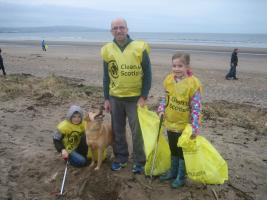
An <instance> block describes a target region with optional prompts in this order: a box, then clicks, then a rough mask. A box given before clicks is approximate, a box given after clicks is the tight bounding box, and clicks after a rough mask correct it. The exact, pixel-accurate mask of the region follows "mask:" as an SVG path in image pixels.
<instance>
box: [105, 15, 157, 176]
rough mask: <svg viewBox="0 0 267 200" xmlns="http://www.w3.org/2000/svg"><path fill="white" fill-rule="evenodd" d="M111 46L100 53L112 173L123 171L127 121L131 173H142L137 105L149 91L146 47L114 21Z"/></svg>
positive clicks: (119, 20)
mask: <svg viewBox="0 0 267 200" xmlns="http://www.w3.org/2000/svg"><path fill="white" fill-rule="evenodd" d="M111 33H112V35H113V36H114V40H113V42H110V43H108V44H106V45H105V46H104V47H103V48H102V49H101V56H102V58H103V60H104V78H103V88H104V97H105V103H104V107H105V110H106V112H111V120H112V131H113V136H114V143H113V152H114V155H115V160H114V162H113V163H112V166H111V169H112V170H114V171H117V170H120V169H121V168H123V167H125V166H126V165H127V162H128V157H129V152H128V145H127V141H126V118H128V121H129V125H130V129H131V133H132V141H133V162H134V164H133V169H132V172H133V173H142V172H143V166H144V164H145V154H144V149H143V138H142V133H141V129H140V124H139V121H138V116H137V105H140V106H144V105H145V101H146V98H147V96H148V93H149V90H150V87H151V79H152V78H151V64H150V59H149V55H148V54H149V52H150V49H149V46H148V44H147V43H145V42H144V41H137V40H132V39H131V38H130V36H129V35H128V27H127V22H126V20H125V19H123V18H117V19H115V20H113V21H112V23H111Z"/></svg>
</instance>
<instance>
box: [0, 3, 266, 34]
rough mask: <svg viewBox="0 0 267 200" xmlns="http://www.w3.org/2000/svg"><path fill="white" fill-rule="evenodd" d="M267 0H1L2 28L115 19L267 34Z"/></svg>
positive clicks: (100, 23) (154, 28)
mask: <svg viewBox="0 0 267 200" xmlns="http://www.w3.org/2000/svg"><path fill="white" fill-rule="evenodd" d="M266 8H267V0H201V1H200V0H186V1H180V0H132V1H126V0H112V1H111V0H0V27H34V26H38V27H40V26H69V25H70V26H74V25H75V26H85V27H91V28H100V29H109V28H110V22H111V21H112V20H113V19H114V18H117V17H123V18H125V19H126V20H127V23H128V27H129V31H132V32H182V33H185V32H186V33H266V34H267V12H266Z"/></svg>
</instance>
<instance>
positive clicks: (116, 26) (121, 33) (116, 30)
mask: <svg viewBox="0 0 267 200" xmlns="http://www.w3.org/2000/svg"><path fill="white" fill-rule="evenodd" d="M111 33H112V35H113V36H114V38H115V40H116V41H117V42H121V43H123V42H124V41H125V40H126V38H127V34H128V28H127V25H126V23H125V22H124V21H122V20H117V21H114V22H113V23H112V24H111Z"/></svg>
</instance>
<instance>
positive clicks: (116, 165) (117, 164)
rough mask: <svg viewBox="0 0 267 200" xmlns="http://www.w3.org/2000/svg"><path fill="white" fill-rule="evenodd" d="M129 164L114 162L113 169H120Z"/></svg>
mask: <svg viewBox="0 0 267 200" xmlns="http://www.w3.org/2000/svg"><path fill="white" fill-rule="evenodd" d="M126 166H127V162H125V163H118V162H113V163H112V165H111V169H112V171H119V170H121V168H124V167H126Z"/></svg>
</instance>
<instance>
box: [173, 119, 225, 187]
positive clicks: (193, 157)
mask: <svg viewBox="0 0 267 200" xmlns="http://www.w3.org/2000/svg"><path fill="white" fill-rule="evenodd" d="M191 135H192V127H191V125H190V124H188V125H187V126H186V127H185V129H184V131H183V133H182V135H181V136H180V138H179V140H178V144H177V145H178V146H179V147H182V148H183V153H184V160H185V166H186V172H187V176H188V177H189V178H190V179H192V180H193V181H196V182H201V183H204V184H223V183H224V181H226V180H228V166H227V163H226V161H225V160H224V159H223V158H222V156H221V155H220V154H219V153H218V151H217V150H216V149H215V148H214V147H213V146H212V145H211V143H210V142H209V141H208V140H206V139H205V138H204V137H203V136H197V137H196V139H194V140H191V139H190V136H191Z"/></svg>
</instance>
